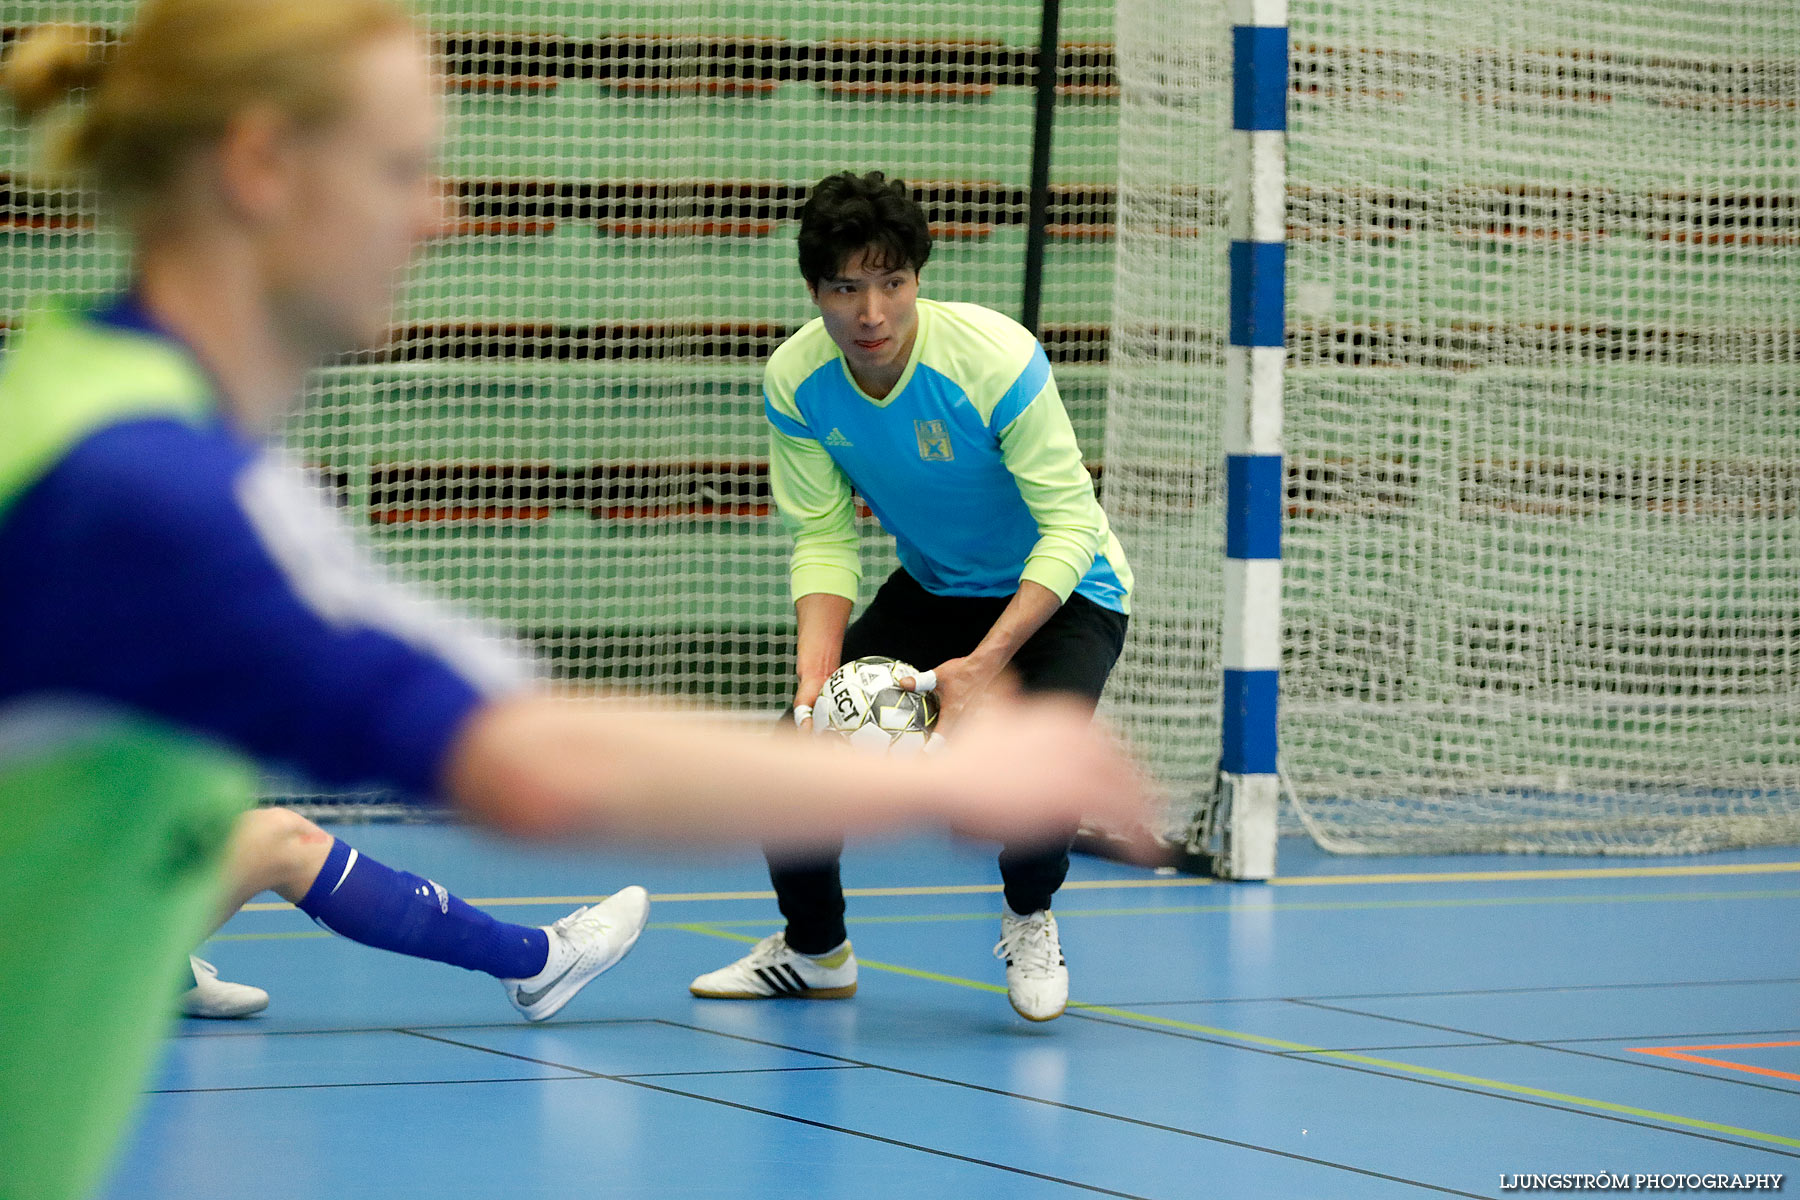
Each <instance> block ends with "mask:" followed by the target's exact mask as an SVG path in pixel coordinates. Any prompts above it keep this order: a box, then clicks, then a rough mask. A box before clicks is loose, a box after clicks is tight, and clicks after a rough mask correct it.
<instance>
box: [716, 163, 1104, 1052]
mask: <svg viewBox="0 0 1800 1200" xmlns="http://www.w3.org/2000/svg"><path fill="white" fill-rule="evenodd" d="M930 255H931V233H930V229H929V227H928V226H927V224H926V221H925V214H924V212H923V211H922V210H921V209H920V207H919V205H918V203H917V202H916V201H915V200H914V199H913V198H912V197H911V195H909V194H908V192H907V190H906V188H905V187H904V185H902V184H901V183H900V182H899V181H897V180H891V179H887V178H886V177H884V176H883V175H882V173H881V172H879V171H872V172H869V173H868V174H866V175H853V174H850V173H848V172H844V173H840V174H837V175H832V176H830V177H828V178H826V179H823V180H821V181H820V182H819V183H818V185H817V186H815V187H814V188H813V189H812V193H811V194H810V195H809V196H808V197H807V201H806V205H805V207H804V208H803V209H802V210H801V214H800V236H799V257H800V273H801V275H802V276H803V277H804V278H805V280H806V289H807V292H808V294H809V295H811V297H812V300H813V303H814V304H815V305H817V306H818V309H819V316H818V318H817V319H815V320H813V321H810V322H808V323H807V324H806V325H805V326H803V327H802V328H801V329H800V330H799V331H798V332H797V333H795V334H794V336H793V337H791V338H789V339H788V340H787V341H786V342H783V343H782V344H781V346H780V348H779V349H777V350H776V351H775V353H774V355H773V356H772V357H771V358H770V359H769V365H768V368H767V369H766V371H765V372H764V374H763V399H764V411H765V412H766V414H767V416H768V419H769V424H770V426H771V429H770V433H769V474H770V480H771V484H772V487H773V490H774V494H775V502H776V504H777V506H778V507H779V508H780V510H781V516H782V520H783V521H784V523H785V524H786V525H787V527H788V528H789V530H790V531H792V533H793V536H794V551H793V559H792V565H791V575H792V585H793V593H794V607H795V610H796V612H797V613H798V614H799V625H800V628H799V635H800V636H799V649H798V654H797V664H796V668H797V669H796V674H797V675H798V676H799V683H798V685H797V687H796V688H795V691H794V705H795V709H794V712H795V719H796V720H797V721H799V722H800V723H801V724H803V725H804V724H806V723H807V722H808V721H809V720H810V719H811V715H812V706H813V704H814V703H815V702H816V701H817V700H818V697H819V692H820V688H821V686H822V685H823V684H824V683H825V680H826V678H827V677H828V676H829V675H830V674H831V673H832V671H833V670H835V669H836V668H837V666H838V665H839V664H840V663H842V662H846V661H849V660H853V659H858V658H862V657H864V656H867V655H878V656H884V657H888V658H896V659H901V660H903V661H905V662H908V663H912V664H914V665H915V666H920V667H925V666H929V667H930V668H931V669H930V670H927V671H924V672H921V676H920V679H919V680H918V681H917V685H918V686H925V687H935V688H936V690H937V693H938V697H939V701H940V703H941V705H942V716H941V717H940V718H939V728H940V730H941V731H944V732H946V733H947V734H948V740H949V742H950V744H952V745H953V744H955V741H956V738H957V727H958V726H959V725H960V723H961V721H962V720H963V718H964V715H965V714H966V713H968V712H969V711H970V710H971V708H972V707H974V706H975V705H977V704H979V703H980V702H981V700H982V698H983V697H984V695H985V694H986V693H987V692H988V690H989V688H990V687H991V685H992V684H993V682H994V680H995V679H996V678H998V677H999V676H1000V674H1001V673H1002V672H1003V671H1005V672H1009V673H1010V674H1011V675H1012V676H1013V677H1015V678H1016V679H1017V681H1018V683H1019V686H1020V688H1021V689H1022V690H1024V691H1026V692H1036V693H1051V694H1056V695H1060V696H1063V697H1065V698H1066V699H1067V700H1068V701H1069V702H1070V703H1072V704H1074V705H1077V706H1079V707H1080V708H1081V709H1082V710H1083V711H1085V712H1091V711H1092V710H1093V707H1094V705H1095V703H1096V702H1097V701H1098V700H1099V698H1100V692H1101V690H1102V689H1103V688H1104V687H1105V686H1106V679H1107V676H1108V675H1109V674H1110V673H1111V672H1112V668H1113V663H1115V662H1116V661H1117V660H1118V657H1119V651H1120V650H1121V648H1122V647H1123V646H1124V641H1125V626H1126V621H1127V616H1126V614H1127V613H1128V612H1129V611H1130V607H1131V605H1130V601H1131V568H1130V566H1129V565H1128V564H1127V563H1126V561H1125V554H1124V552H1123V551H1122V550H1121V549H1120V548H1119V542H1118V539H1117V538H1115V537H1114V536H1113V534H1112V530H1111V527H1110V526H1109V524H1108V523H1107V519H1106V514H1105V513H1104V512H1102V511H1101V508H1100V505H1099V503H1098V502H1097V501H1096V500H1095V498H1094V483H1093V479H1092V478H1091V477H1090V476H1089V475H1088V473H1087V468H1086V467H1085V466H1084V465H1083V464H1082V459H1081V448H1080V447H1079V446H1078V445H1076V443H1075V433H1074V430H1073V429H1072V428H1071V427H1070V425H1069V417H1068V414H1067V413H1066V412H1065V411H1064V409H1063V404H1062V398H1061V397H1060V396H1059V395H1058V393H1057V390H1056V381H1055V380H1054V379H1053V378H1051V375H1050V362H1049V359H1048V358H1047V357H1045V354H1044V350H1043V347H1041V346H1039V345H1038V343H1037V339H1036V338H1034V337H1033V336H1032V335H1031V333H1030V332H1029V331H1027V330H1026V329H1025V328H1024V327H1023V326H1021V325H1019V324H1018V322H1016V321H1013V320H1012V319H1010V318H1008V317H1005V316H1002V315H1001V314H999V313H997V312H994V311H993V310H991V309H986V308H982V307H980V306H979V305H974V304H948V303H941V302H937V301H933V300H926V299H922V298H921V297H920V296H919V272H920V271H921V270H923V269H924V266H925V262H926V259H928V258H929V257H930ZM853 493H854V494H855V495H857V496H861V497H862V498H863V500H864V501H865V502H866V503H867V504H868V506H869V508H870V509H871V510H873V511H874V513H875V515H876V517H877V518H879V519H880V521H881V525H882V528H884V529H886V530H887V531H888V532H889V533H891V534H893V535H894V541H895V543H896V548H897V550H898V552H899V557H900V567H899V569H898V570H896V571H895V572H894V573H893V574H892V575H890V576H889V577H888V579H887V581H886V582H885V583H883V584H882V585H881V589H880V591H878V592H877V593H876V594H875V598H874V599H873V600H872V601H870V603H869V607H868V608H867V609H865V610H864V611H863V613H862V615H861V616H859V617H858V618H857V619H856V621H855V623H854V624H851V623H850V609H851V606H852V604H853V603H854V602H855V600H856V594H857V586H858V583H859V581H860V577H861V569H860V566H859V562H858V554H857V531H856V522H855V515H854V514H855V508H854V506H853V502H852V494H853ZM846 626H848V628H846ZM905 684H906V681H902V685H903V686H905ZM1075 828H1076V827H1075V824H1074V823H1069V824H1067V825H1066V826H1063V827H1061V828H1057V827H1055V826H1054V824H1053V825H1051V826H1046V829H1050V830H1052V831H1053V832H1051V833H1050V834H1049V836H1044V834H1043V832H1041V831H1039V832H1037V833H1036V836H1033V837H1024V838H1016V839H1013V840H1011V841H1009V842H1008V843H1007V845H1006V847H1005V849H1004V850H1003V851H1002V852H1001V855H1000V875H1001V878H1002V879H1003V880H1004V881H1005V885H1006V887H1005V892H1006V907H1005V911H1004V912H1003V913H1002V916H1001V921H1000V942H999V944H998V945H997V946H995V947H994V953H995V955H996V957H999V958H1002V959H1004V960H1005V962H1006V990H1007V997H1008V998H1009V999H1010V1000H1011V1002H1012V1006H1013V1008H1014V1009H1016V1010H1017V1011H1018V1012H1019V1014H1020V1015H1021V1016H1023V1017H1026V1018H1027V1019H1029V1020H1033V1021H1048V1020H1051V1019H1053V1018H1055V1017H1058V1016H1061V1015H1062V1012H1063V1008H1064V1006H1065V1005H1066V1004H1067V1002H1068V996H1069V971H1068V967H1067V966H1066V964H1065V963H1064V960H1063V953H1062V943H1061V939H1060V938H1059V936H1058V933H1057V928H1056V919H1055V918H1054V917H1052V916H1051V915H1050V900H1051V897H1052V896H1054V895H1055V894H1056V890H1057V889H1058V888H1060V887H1061V886H1062V883H1063V879H1064V877H1065V876H1066V875H1067V874H1068V870H1069V845H1070V843H1071V841H1072V840H1073V838H1074V835H1075ZM842 851H843V844H842V842H841V841H839V840H835V839H833V838H832V836H831V835H830V833H828V832H827V831H824V830H821V831H820V837H819V848H818V849H816V850H814V851H812V852H810V853H806V854H801V855H798V856H795V855H793V854H791V853H789V852H786V851H777V852H775V853H773V854H771V856H770V860H769V863H770V866H769V876H770V878H771V879H772V880H773V882H774V884H775V894H776V897H777V899H778V901H779V902H780V905H781V913H782V915H783V916H784V917H786V918H787V927H786V928H785V929H784V930H782V931H781V932H779V933H775V934H771V935H770V936H769V937H767V938H764V939H763V940H762V941H761V942H760V943H758V945H757V946H756V948H755V949H754V950H752V951H751V952H750V954H749V955H747V956H746V957H744V958H741V959H739V960H738V961H736V962H734V963H731V964H730V965H728V966H726V967H724V968H722V969H720V970H718V971H713V972H710V973H709V974H706V975H702V976H701V977H700V978H698V979H696V980H694V982H693V984H692V985H691V986H690V990H691V991H692V992H693V993H694V994H695V995H698V996H708V997H717V998H721V999H759V998H762V997H768V996H802V997H808V998H818V999H829V998H841V997H844V996H849V995H851V994H853V993H854V992H855V991H856V956H855V954H854V953H853V951H852V948H851V945H850V942H849V939H848V937H847V935H846V933H845V930H844V889H843V885H842V882H841V880H840V879H839V872H838V858H839V856H840V855H841V853H842Z"/></svg>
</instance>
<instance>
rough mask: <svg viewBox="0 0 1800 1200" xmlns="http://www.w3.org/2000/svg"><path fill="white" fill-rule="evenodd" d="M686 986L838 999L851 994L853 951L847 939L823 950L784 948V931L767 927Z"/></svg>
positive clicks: (757, 996) (711, 993)
mask: <svg viewBox="0 0 1800 1200" xmlns="http://www.w3.org/2000/svg"><path fill="white" fill-rule="evenodd" d="M688 991H690V992H692V993H694V995H696V996H704V997H706V998H707V999H709V1000H762V999H766V998H768V997H771V996H793V997H796V998H798V999H801V1000H843V999H846V998H847V997H850V996H854V995H856V954H855V952H854V951H852V950H851V949H850V943H849V942H848V941H846V942H845V943H844V944H843V945H841V946H839V947H837V949H835V950H828V951H826V952H825V953H824V954H802V953H800V952H799V951H798V950H791V949H789V948H788V944H787V935H786V934H785V933H771V934H770V935H769V936H768V937H766V938H764V939H763V940H762V941H760V942H758V943H756V948H755V949H754V950H752V951H750V953H748V954H746V955H744V957H742V958H740V959H738V960H737V961H736V962H734V963H732V964H731V965H730V966H728V967H720V968H719V969H718V970H717V971H709V972H707V973H706V974H705V975H702V976H700V978H698V979H696V980H694V982H692V983H690V984H688Z"/></svg>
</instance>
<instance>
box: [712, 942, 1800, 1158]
mask: <svg viewBox="0 0 1800 1200" xmlns="http://www.w3.org/2000/svg"><path fill="white" fill-rule="evenodd" d="M676 928H678V929H683V930H686V931H687V932H689V933H698V934H701V935H703V936H706V937H715V938H721V939H724V940H726V941H733V942H754V941H756V940H757V939H755V938H753V937H748V936H746V935H744V934H741V933H732V932H730V931H729V930H724V929H714V928H712V927H710V926H707V925H704V924H697V925H679V926H676ZM856 961H857V963H858V965H860V966H865V967H869V968H871V969H873V970H877V971H886V972H888V973H890V974H894V975H906V976H910V977H911V978H914V979H925V980H929V981H931V982H933V983H945V984H949V985H951V986H953V987H960V988H968V989H970V990H973V991H978V992H999V993H1002V994H1004V993H1005V991H1006V989H1005V988H1004V987H1001V986H1000V985H998V984H993V983H984V982H982V981H981V980H977V979H964V978H961V977H960V976H956V975H942V974H939V973H937V972H935V971H921V970H919V969H917V968H915V967H902V966H898V965H895V964H893V963H883V962H873V961H870V960H868V959H863V958H859V959H857V960H856ZM1069 1007H1070V1008H1071V1009H1079V1010H1081V1011H1083V1012H1089V1013H1093V1014H1095V1015H1097V1016H1105V1017H1112V1018H1114V1019H1115V1020H1121V1021H1128V1022H1134V1023H1137V1024H1141V1025H1145V1026H1149V1027H1153V1028H1164V1029H1176V1030H1180V1031H1182V1032H1184V1033H1198V1034H1202V1035H1204V1036H1207V1037H1215V1038H1220V1039H1222V1040H1226V1041H1232V1042H1239V1043H1242V1044H1244V1045H1249V1046H1258V1047H1261V1048H1263V1049H1268V1050H1279V1051H1282V1052H1285V1053H1289V1054H1297V1055H1306V1056H1310V1057H1316V1058H1323V1059H1330V1060H1333V1061H1335V1062H1347V1063H1355V1064H1356V1065H1358V1066H1365V1067H1373V1068H1376V1069H1378V1070H1381V1071H1387V1072H1392V1073H1394V1074H1397V1075H1402V1076H1416V1077H1418V1078H1421V1079H1435V1080H1442V1081H1444V1082H1446V1083H1460V1084H1464V1085H1466V1086H1469V1087H1474V1088H1481V1089H1483V1090H1486V1091H1491V1092H1498V1093H1501V1094H1503V1095H1509V1096H1528V1097H1530V1098H1532V1099H1534V1100H1550V1101H1554V1102H1555V1103H1558V1104H1566V1105H1569V1106H1571V1107H1574V1108H1583V1109H1590V1110H1592V1111H1595V1112H1603V1113H1618V1114H1620V1115H1622V1116H1630V1117H1640V1118H1643V1119H1644V1120H1648V1121H1656V1122H1660V1123H1662V1124H1665V1125H1674V1126H1677V1127H1678V1128H1682V1129H1698V1130H1704V1131H1705V1132H1707V1133H1718V1134H1725V1135H1727V1136H1729V1137H1739V1138H1745V1139H1747V1140H1750V1141H1756V1142H1766V1143H1768V1144H1770V1145H1775V1146H1794V1147H1800V1138H1791V1137H1784V1136H1783V1135H1781V1134H1778V1133H1764V1132H1763V1131H1761V1130H1758V1129H1743V1128H1740V1127H1739V1126H1736V1125H1723V1124H1720V1123H1719V1122H1717V1121H1703V1120H1700V1119H1699V1118H1697V1117H1684V1116H1682V1115H1680V1114H1679V1113H1665V1112H1657V1111H1656V1110H1654V1109H1648V1108H1634V1107H1632V1106H1631V1105H1629V1104H1615V1103H1613V1102H1612V1101H1610V1100H1594V1099H1591V1098H1589V1097H1587V1096H1576V1095H1571V1094H1570V1093H1568V1092H1552V1091H1548V1090H1546V1089H1544V1088H1534V1087H1527V1086H1525V1085H1524V1084H1519V1083H1508V1082H1507V1081H1505V1080H1503V1079H1487V1078H1484V1077H1482V1076H1480V1075H1465V1074H1462V1073H1460V1072H1457V1071H1441V1070H1438V1069H1437V1068H1435V1067H1422V1066H1419V1065H1417V1064H1415V1063H1406V1062H1399V1061H1397V1060H1395V1059H1389V1058H1374V1057H1372V1056H1370V1055H1366V1054H1357V1053H1355V1052H1353V1051H1349V1050H1327V1049H1325V1048H1324V1047H1322V1046H1308V1045H1306V1044H1304V1043H1302V1042H1290V1041H1286V1040H1285V1039H1282V1038H1272V1037H1264V1036H1263V1035H1261V1034H1256V1033H1245V1032H1244V1031H1242V1030H1238V1029H1222V1028H1220V1027H1218V1026H1216V1025H1200V1024H1197V1023H1195V1022H1192V1021H1181V1020H1177V1019H1175V1018H1174V1017H1162V1016H1155V1015H1153V1014H1150V1013H1140V1012H1133V1011H1132V1010H1130V1009H1126V1008H1112V1007H1110V1006H1107V1005H1103V1004H1082V1003H1079V1002H1076V1001H1071V1002H1070V1003H1069Z"/></svg>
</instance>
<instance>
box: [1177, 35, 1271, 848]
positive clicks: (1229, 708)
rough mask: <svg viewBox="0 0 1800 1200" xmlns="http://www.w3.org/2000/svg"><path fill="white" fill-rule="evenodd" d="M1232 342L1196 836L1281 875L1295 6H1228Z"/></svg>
mask: <svg viewBox="0 0 1800 1200" xmlns="http://www.w3.org/2000/svg"><path fill="white" fill-rule="evenodd" d="M1228 9H1229V13H1230V17H1231V43H1232V106H1231V107H1232V134H1231V141H1232V147H1231V156H1230V161H1231V179H1230V201H1229V206H1228V208H1229V213H1230V228H1229V232H1230V237H1231V249H1230V283H1229V286H1230V290H1231V296H1230V308H1229V313H1230V316H1229V320H1230V341H1229V344H1228V347H1227V349H1226V351H1225V421H1224V441H1225V588H1224V592H1225V596H1224V600H1225V605H1224V628H1223V630H1222V631H1221V649H1222V652H1223V666H1224V681H1223V688H1222V695H1223V701H1224V711H1223V713H1222V718H1221V723H1220V725H1221V728H1220V733H1221V745H1220V753H1219V772H1218V778H1217V783H1216V786H1215V790H1214V793H1213V795H1212V797H1211V799H1210V800H1209V802H1208V803H1207V804H1206V805H1205V806H1204V807H1203V809H1202V812H1201V814H1200V817H1199V819H1198V820H1197V821H1196V824H1195V830H1194V833H1193V841H1194V842H1195V843H1196V844H1195V846H1194V848H1195V849H1203V850H1206V851H1208V852H1209V853H1210V854H1211V855H1212V857H1213V870H1214V873H1215V874H1218V875H1220V876H1223V877H1225V878H1228V879H1267V878H1269V877H1270V876H1271V875H1273V874H1274V873H1275V846H1276V838H1277V832H1278V829H1279V815H1280V804H1281V794H1282V787H1281V774H1280V771H1279V768H1278V765H1277V754H1278V750H1279V746H1280V742H1279V739H1278V737H1277V723H1276V713H1277V707H1278V703H1279V698H1280V694H1281V683H1280V680H1281V675H1280V667H1281V518H1282V509H1283V506H1284V503H1285V500H1284V493H1285V490H1286V487H1285V484H1286V479H1285V473H1284V468H1283V465H1282V444H1281V422H1282V376H1283V371H1284V369H1285V366H1286V355H1287V350H1286V346H1285V320H1284V308H1285V295H1286V285H1285V277H1286V258H1287V246H1286V242H1287V148H1286V138H1287V93H1288V29H1287V20H1288V14H1287V0H1228Z"/></svg>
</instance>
